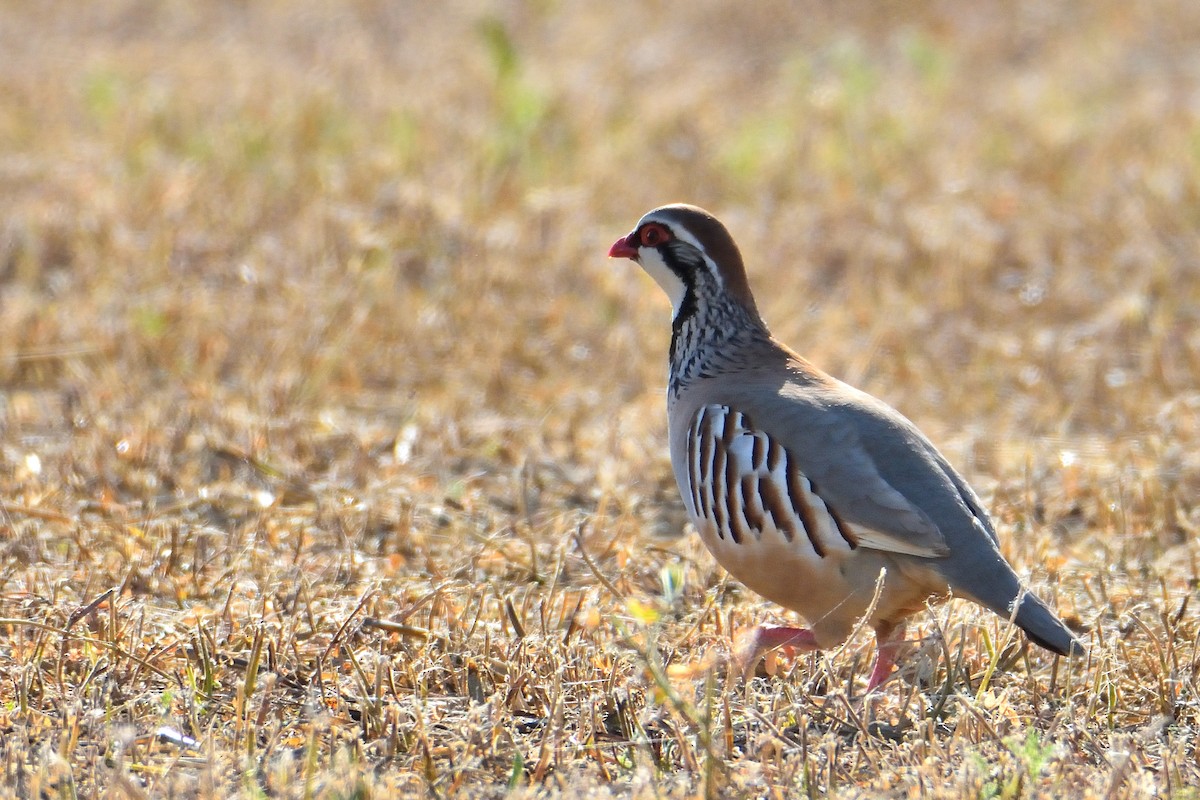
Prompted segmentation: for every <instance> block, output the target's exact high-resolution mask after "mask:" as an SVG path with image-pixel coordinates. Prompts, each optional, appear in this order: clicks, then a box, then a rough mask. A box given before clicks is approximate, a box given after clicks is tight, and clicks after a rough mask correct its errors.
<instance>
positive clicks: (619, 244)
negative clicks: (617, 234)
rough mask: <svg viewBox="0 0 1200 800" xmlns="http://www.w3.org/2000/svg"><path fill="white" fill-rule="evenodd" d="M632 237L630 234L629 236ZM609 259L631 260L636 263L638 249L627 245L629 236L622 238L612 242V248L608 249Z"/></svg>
mask: <svg viewBox="0 0 1200 800" xmlns="http://www.w3.org/2000/svg"><path fill="white" fill-rule="evenodd" d="M630 236H632V234H630ZM608 257H609V258H632V259H633V260H634V261H637V257H638V249H637V247H635V246H634V245H632V244H630V243H629V236H623V237H621V238H620V239H617V240H616V241H615V242H613V246H612V247H610V248H608Z"/></svg>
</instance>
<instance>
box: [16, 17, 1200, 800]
mask: <svg viewBox="0 0 1200 800" xmlns="http://www.w3.org/2000/svg"><path fill="white" fill-rule="evenodd" d="M443 5H445V6H446V7H445V8H444V7H443ZM1044 5H1045V6H1046V7H1043V6H1044ZM450 6H454V7H455V9H456V10H450V8H449V7H450ZM471 6H472V4H470V3H460V4H440V3H401V4H383V3H371V2H366V1H365V0H363V1H362V2H347V3H342V4H326V3H318V2H294V3H269V2H263V3H235V2H229V3H219V2H214V3H206V4H202V5H200V4H187V3H157V4H156V3H143V2H133V1H132V0H127V1H126V2H112V3H96V4H78V3H65V2H55V3H7V4H5V9H4V13H3V17H2V18H0V53H2V54H3V55H2V56H0V58H2V59H3V62H4V66H3V69H2V70H0V98H2V102H0V280H2V284H0V382H2V384H0V385H2V387H3V393H2V395H0V399H2V404H0V500H2V503H3V505H2V511H0V617H3V620H0V642H2V643H3V645H2V646H0V737H2V740H0V770H2V773H0V784H2V788H0V794H2V795H4V796H21V797H38V796H41V797H74V796H96V795H103V796H110V797H121V796H129V797H138V796H143V795H152V796H198V797H228V796H246V797H255V796H263V795H266V796H280V797H301V796H328V797H387V796H393V795H413V796H417V795H430V796H434V797H454V796H462V797H494V796H502V795H506V794H507V793H508V792H509V791H510V788H514V789H515V792H516V793H517V794H518V795H522V796H543V795H555V794H562V795H566V796H580V795H584V794H594V795H595V796H600V797H603V796H608V795H633V796H637V797H657V796H681V797H682V796H693V795H697V794H704V793H709V794H712V795H717V796H722V797H793V796H797V795H808V796H818V795H821V794H825V793H828V794H830V795H837V796H846V797H855V796H858V797H874V796H879V795H896V796H910V797H955V798H958V797H1025V796H1047V797H1049V796H1053V797H1065V796H1070V797H1103V798H1124V797H1150V796H1155V797H1166V796H1170V797H1178V798H1195V797H1197V795H1198V792H1197V789H1196V788H1195V787H1196V786H1197V784H1198V783H1200V753H1198V752H1197V746H1196V739H1197V736H1198V735H1200V731H1198V726H1200V719H1198V711H1197V709H1198V704H1200V695H1198V692H1197V664H1198V659H1200V655H1198V651H1197V639H1198V637H1200V625H1197V617H1196V608H1198V607H1200V604H1198V603H1197V601H1196V598H1195V597H1194V595H1195V594H1196V591H1197V581H1198V580H1200V573H1198V568H1197V556H1198V554H1200V547H1198V545H1197V543H1196V538H1195V535H1196V532H1197V529H1198V528H1200V500H1198V498H1200V269H1198V268H1197V263H1198V262H1197V256H1198V254H1200V236H1198V233H1197V232H1198V230H1200V59H1198V56H1197V50H1196V46H1195V43H1196V41H1197V40H1198V39H1200V4H1196V3H1194V2H1191V0H1174V2H1171V1H1170V0H1162V1H1161V2H1159V1H1155V2H1148V3H1141V4H1131V3H1125V2H1118V1H1117V0H1100V1H1099V2H1094V3H1089V4H1058V5H1055V4H1037V3H1002V2H984V3H975V4H966V3H945V4H938V3H922V4H915V6H916V7H914V4H905V3H896V2H886V3H874V2H870V3H868V2H853V1H852V2H847V3H837V4H833V5H831V4H811V3H792V2H782V0H779V1H777V2H769V3H763V4H757V5H754V6H747V5H745V4H733V3H730V4H721V3H715V2H698V3H691V4H654V5H653V6H646V5H642V4H627V5H622V6H620V7H616V8H605V7H604V5H603V4H592V3H580V2H567V1H566V0H560V1H559V2H540V3H529V4H512V5H511V6H503V7H494V6H492V5H491V4H482V3H481V4H478V5H477V6H476V7H471ZM1059 6H1061V7H1059ZM669 200H689V201H692V202H697V203H700V204H702V205H705V206H707V207H710V208H711V209H712V210H714V211H715V212H717V213H718V214H719V215H720V216H722V217H723V218H724V219H725V220H726V222H727V223H728V224H729V225H730V227H731V228H732V229H733V230H734V232H735V235H737V237H738V238H739V240H740V242H741V243H742V245H743V249H744V250H745V251H746V254H747V257H748V260H749V262H750V265H751V271H752V279H753V280H754V281H755V282H756V284H757V285H758V286H759V287H760V290H762V291H761V292H760V293H761V294H762V305H763V307H764V312H765V314H766V317H767V319H768V320H769V321H772V322H773V323H774V327H775V330H776V332H777V333H779V334H780V335H781V336H782V338H784V339H785V340H787V341H790V342H791V343H792V344H794V345H795V346H796V347H797V348H798V349H799V350H801V351H802V352H804V353H805V354H806V355H808V356H810V357H811V358H812V359H813V360H815V361H816V362H817V363H819V364H821V365H823V366H824V367H826V368H827V369H829V370H830V371H832V372H834V373H835V374H838V375H840V376H842V377H845V378H848V379H849V380H851V381H853V382H856V383H858V384H860V385H861V386H863V387H864V388H866V389H868V390H870V391H873V392H874V393H876V394H878V395H880V396H882V397H884V398H886V399H888V400H889V401H890V402H892V403H893V404H894V405H897V406H898V407H899V408H901V409H902V410H903V411H904V412H906V413H907V414H908V415H909V416H911V417H912V418H914V419H915V420H916V421H917V422H918V424H920V425H921V426H922V427H923V428H924V429H925V430H926V431H927V432H928V433H929V434H930V435H931V436H932V437H933V438H934V440H935V441H937V442H938V443H939V444H940V445H941V446H942V447H943V448H944V449H945V450H946V452H947V453H948V455H949V456H950V458H951V460H952V461H953V462H955V463H956V464H957V465H958V466H959V467H960V468H961V469H962V470H963V471H964V472H965V473H966V474H967V475H968V477H969V478H970V479H971V480H972V481H973V482H974V483H975V484H976V486H977V487H978V488H979V489H980V490H981V492H982V493H983V494H984V496H985V497H986V498H987V499H988V502H989V504H990V506H991V507H992V508H993V510H994V512H995V515H996V518H997V521H998V524H999V525H1000V528H1001V533H1002V536H1003V538H1004V540H1005V548H1006V551H1007V554H1008V556H1009V557H1010V559H1011V560H1012V561H1013V562H1014V564H1015V565H1016V566H1017V568H1018V571H1019V572H1020V573H1022V574H1023V575H1026V576H1029V577H1030V579H1031V582H1032V583H1033V585H1034V586H1035V587H1036V588H1037V589H1038V590H1039V591H1040V592H1042V593H1043V594H1044V595H1045V596H1048V597H1051V598H1053V599H1054V600H1055V601H1056V603H1057V605H1058V607H1059V609H1060V610H1061V611H1062V612H1063V614H1064V615H1065V616H1066V617H1068V618H1069V619H1071V620H1072V622H1073V623H1074V624H1076V625H1077V626H1078V627H1079V628H1080V629H1081V630H1083V631H1085V636H1086V638H1087V639H1088V640H1089V642H1090V645H1091V652H1090V655H1089V657H1088V658H1087V659H1086V660H1082V661H1077V662H1074V663H1067V662H1066V661H1064V660H1054V659H1052V658H1050V657H1049V656H1047V654H1045V653H1043V652H1041V651H1038V650H1020V649H1017V647H1016V646H1015V643H1014V642H1012V641H1011V640H1010V637H1011V632H1010V631H1009V630H1008V629H1007V626H1006V625H1004V624H1003V623H1002V622H1001V621H1000V620H998V619H996V618H994V617H993V616H991V615H989V614H987V613H983V612H980V611H978V610H977V609H976V608H974V607H973V606H969V605H967V604H961V603H951V604H948V605H946V606H943V607H941V608H938V609H935V610H933V611H931V612H930V613H929V614H927V615H925V616H924V617H922V618H919V619H918V620H917V621H916V622H917V625H916V626H915V627H916V630H915V631H914V632H912V633H910V638H912V639H913V640H914V650H913V653H912V654H911V655H910V657H909V659H908V662H907V663H908V664H909V665H910V668H909V669H907V670H906V671H904V672H903V673H902V674H900V675H899V676H898V677H897V678H896V679H895V680H893V681H892V682H890V683H889V684H888V686H887V691H886V693H885V696H884V697H883V698H882V699H881V700H879V701H878V702H877V703H876V704H875V705H874V707H873V709H871V712H872V713H873V716H874V721H872V720H871V719H868V718H865V716H866V715H865V712H864V710H863V709H862V708H861V706H859V705H858V704H857V698H858V694H859V693H860V692H861V689H862V685H863V684H862V681H863V679H864V676H863V672H864V669H865V666H866V661H867V658H868V657H869V654H870V648H871V646H872V642H871V640H870V637H869V636H867V635H860V636H858V637H855V638H854V639H852V640H851V641H850V642H849V643H848V644H847V645H846V647H845V648H843V649H841V650H838V651H836V652H831V653H826V654H821V655H817V656H812V657H805V658H801V659H799V660H797V661H795V662H786V663H781V664H780V665H779V669H778V670H777V671H776V673H775V674H774V675H773V676H772V677H770V678H765V679H761V680H756V681H754V682H752V683H751V684H750V685H749V686H748V687H745V688H743V687H739V686H737V685H735V684H734V683H732V682H729V681H727V679H726V675H725V674H724V672H723V671H722V670H720V669H715V670H712V671H706V670H705V669H704V668H703V665H704V664H706V663H709V661H710V659H711V657H712V656H713V655H714V654H719V653H721V652H723V651H724V650H725V649H726V648H727V647H728V646H729V642H730V637H731V636H733V635H736V633H737V631H739V630H741V629H742V628H744V627H746V626H749V625H751V624H753V623H755V622H758V621H762V620H777V621H781V620H784V619H786V617H785V616H784V615H783V614H782V612H781V611H780V610H779V609H777V608H774V607H771V606H769V605H767V604H764V603H762V602H760V601H759V600H758V599H757V598H755V597H753V596H751V595H749V594H748V593H746V592H745V591H743V590H742V589H741V588H740V587H738V586H736V585H734V584H731V583H729V582H727V581H726V579H725V578H724V577H723V575H722V573H721V572H720V570H719V569H718V568H717V567H715V565H714V564H713V562H712V560H711V559H710V558H709V557H708V556H707V554H705V553H704V552H703V551H702V549H701V548H700V547H699V546H698V545H697V543H696V542H695V540H694V538H693V537H683V538H680V537H677V536H676V534H677V533H678V531H679V530H680V528H681V519H680V511H679V503H678V500H677V498H676V494H675V489H674V486H673V485H672V481H671V476H670V470H669V466H668V463H667V459H666V447H665V442H664V410H663V401H662V397H661V387H662V382H663V375H664V371H665V366H664V365H665V351H666V344H667V338H668V335H669V331H668V326H667V319H666V316H667V311H668V308H667V304H666V300H665V298H662V297H660V296H659V292H658V290H657V289H656V288H655V287H653V285H652V284H651V282H650V281H649V280H648V279H647V278H645V277H644V276H643V275H641V274H639V273H637V272H636V271H634V270H633V268H631V267H630V266H629V265H627V264H625V263H619V264H618V263H612V264H610V263H607V262H606V261H605V259H604V253H605V249H606V247H607V246H608V245H609V244H610V243H611V241H612V240H613V239H614V238H615V237H616V236H617V235H619V234H622V233H624V232H625V231H627V230H628V228H629V226H630V225H631V224H632V223H633V222H634V221H635V220H636V219H637V217H638V216H640V215H641V213H642V212H643V211H645V210H647V209H648V208H650V207H652V206H654V205H657V204H658V203H660V202H664V201H669ZM768 286H769V287H771V291H769V292H768V291H765V289H764V287H768ZM1189 603H1190V605H1189ZM1006 643H1007V646H1006ZM993 668H996V669H993ZM873 723H874V724H873ZM880 723H882V724H880Z"/></svg>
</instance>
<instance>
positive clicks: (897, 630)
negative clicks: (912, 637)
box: [867, 622, 904, 694]
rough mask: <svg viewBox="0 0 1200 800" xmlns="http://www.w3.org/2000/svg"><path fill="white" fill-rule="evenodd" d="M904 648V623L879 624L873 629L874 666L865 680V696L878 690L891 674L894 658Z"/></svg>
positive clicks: (894, 663) (894, 664)
mask: <svg viewBox="0 0 1200 800" xmlns="http://www.w3.org/2000/svg"><path fill="white" fill-rule="evenodd" d="M902 647H904V623H903V622H898V623H886V622H885V623H880V624H879V625H878V627H876V628H875V664H874V666H872V667H871V677H870V678H869V679H868V680H867V694H870V693H871V692H873V691H875V690H876V689H878V688H879V686H880V684H882V683H883V682H884V681H886V680H887V679H888V677H890V676H891V674H892V668H893V667H894V666H896V658H897V657H898V656H899V655H900V649H901V648H902Z"/></svg>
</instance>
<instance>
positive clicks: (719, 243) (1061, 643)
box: [608, 204, 1085, 695]
mask: <svg viewBox="0 0 1200 800" xmlns="http://www.w3.org/2000/svg"><path fill="white" fill-rule="evenodd" d="M608 256H609V258H625V259H631V260H632V261H634V262H636V263H637V264H639V265H640V266H641V267H642V269H644V270H645V271H646V272H647V273H648V274H649V275H650V277H652V278H653V279H654V280H655V281H656V282H657V283H658V284H659V286H661V287H662V289H663V290H664V291H665V292H666V293H667V296H668V297H669V298H670V301H671V305H672V323H671V344H670V350H669V371H668V378H667V434H668V442H669V449H670V455H671V465H672V470H673V472H674V474H675V480H676V483H677V484H678V486H679V491H680V494H681V496H682V500H683V503H684V505H685V506H686V509H687V512H688V516H689V518H690V520H691V522H692V524H693V526H694V528H695V529H696V530H697V531H698V533H699V535H700V538H701V539H702V540H703V542H704V544H705V545H706V546H707V548H708V550H709V551H710V552H711V553H712V555H713V556H714V557H715V559H716V561H717V562H718V563H719V564H720V565H721V566H722V567H723V568H724V569H725V570H726V571H727V572H728V573H730V574H731V575H732V576H733V577H734V578H736V579H737V580H738V581H740V582H741V583H742V584H744V585H745V586H746V587H748V588H749V589H751V590H752V591H754V592H755V593H757V594H759V595H761V596H763V597H765V598H766V599H768V600H770V601H772V602H774V603H776V604H778V605H780V606H782V607H784V608H786V609H790V610H792V611H794V612H796V613H797V614H798V615H799V616H800V617H802V618H803V619H804V620H805V621H806V622H807V627H803V628H797V627H791V626H785V625H760V626H758V628H757V629H755V631H754V632H753V634H752V635H751V636H750V637H748V638H747V640H746V641H745V642H744V644H743V645H742V647H740V648H739V651H740V652H741V656H740V658H741V659H743V660H744V661H745V663H746V664H752V663H753V662H756V660H757V659H758V658H760V657H761V656H762V655H764V654H765V653H767V652H769V651H771V650H774V649H776V648H779V647H784V646H786V647H787V648H788V649H790V650H792V651H793V652H795V651H800V652H807V651H812V650H826V649H829V648H833V647H837V646H838V645H840V644H842V643H843V642H845V641H846V640H847V639H848V638H849V637H850V635H851V634H852V633H853V632H854V631H855V630H856V629H857V627H858V625H859V624H860V620H861V621H863V622H865V623H866V624H868V625H869V626H870V627H871V628H873V629H874V632H875V641H876V648H875V660H874V664H873V666H872V668H871V672H870V676H869V678H868V681H867V694H868V695H869V694H871V693H872V692H874V691H875V690H876V689H878V687H879V686H880V685H881V684H882V683H884V681H885V680H886V679H887V678H889V677H890V675H891V674H892V672H893V670H894V668H895V666H896V663H897V659H898V657H899V655H900V651H901V650H902V648H903V643H904V635H905V624H906V620H907V619H908V618H909V617H910V616H911V615H913V614H915V613H917V612H918V611H920V610H922V609H924V608H926V605H927V603H928V602H930V601H933V602H937V601H939V600H942V599H945V598H946V597H948V596H951V595H953V596H955V597H964V598H967V599H969V600H972V601H974V602H976V603H978V604H979V605H981V606H984V607H985V608H988V609H991V610H992V611H994V612H995V613H996V614H998V615H1000V616H1001V617H1003V618H1005V619H1009V620H1011V621H1012V622H1014V623H1015V624H1016V625H1017V626H1018V627H1019V628H1021V629H1022V630H1023V631H1024V632H1025V635H1026V636H1027V637H1028V638H1029V639H1030V640H1031V641H1033V642H1034V643H1036V644H1038V645H1040V646H1041V647H1043V648H1045V649H1047V650H1049V651H1051V652H1053V653H1057V654H1059V655H1063V656H1068V655H1082V654H1083V653H1084V652H1085V648H1084V645H1083V643H1082V642H1081V641H1080V640H1079V639H1078V638H1077V637H1076V636H1075V635H1074V634H1073V633H1072V632H1071V631H1070V630H1069V629H1068V628H1067V626H1066V625H1065V624H1064V623H1063V622H1062V621H1061V620H1060V619H1059V618H1058V617H1057V616H1056V615H1055V614H1054V612H1053V611H1051V610H1050V608H1049V607H1047V605H1046V604H1045V603H1044V602H1043V601H1042V600H1041V599H1039V598H1038V597H1037V596H1035V595H1034V594H1032V593H1031V592H1029V591H1028V590H1027V588H1026V587H1025V586H1024V585H1023V583H1022V582H1021V580H1020V579H1019V578H1018V576H1017V574H1016V572H1014V570H1013V568H1012V566H1011V565H1010V564H1009V563H1008V562H1007V561H1006V560H1005V558H1004V556H1003V555H1002V554H1001V552H1000V547H999V540H998V538H997V535H996V529H995V526H994V525H993V524H992V521H991V518H990V517H989V516H988V512H987V511H986V509H985V508H984V506H983V503H982V501H981V500H980V498H979V495H977V494H976V493H975V491H974V490H972V489H971V487H970V486H969V485H968V484H967V482H966V481H965V480H964V479H963V477H962V476H961V475H959V473H958V472H957V471H955V469H954V468H953V467H952V466H951V465H950V463H949V462H948V461H947V460H946V458H945V457H944V456H943V455H942V454H941V453H940V452H939V451H938V449H937V448H936V447H935V446H934V445H933V443H932V442H931V441H930V440H929V439H928V438H927V437H926V436H925V435H924V434H923V433H921V432H920V431H919V430H918V429H917V427H916V425H914V424H913V423H912V422H910V421H909V420H908V419H907V418H906V417H904V416H903V415H901V414H900V412H898V411H896V410H895V409H893V408H892V407H891V406H889V405H887V404H886V403H884V402H883V401H881V400H879V399H877V398H875V397H873V396H872V395H870V394H867V393H866V392H863V391H860V390H858V389H856V388H854V387H852V386H850V385H848V384H846V383H843V382H842V381H840V380H838V379H836V378H834V377H832V376H830V375H828V374H826V373H825V372H823V371H821V370H820V369H818V368H817V367H816V366H814V365H813V364H812V363H811V362H809V361H808V360H807V359H805V358H804V357H803V356H801V355H799V354H798V353H796V352H795V351H793V350H792V349H791V348H789V347H788V346H787V345H785V344H783V343H782V342H780V341H779V340H778V339H776V338H775V337H774V336H773V335H772V334H771V332H770V331H769V330H768V328H767V325H766V323H765V322H764V321H763V318H762V316H761V315H760V314H759V311H758V306H757V305H756V303H755V300H754V295H753V293H752V292H751V289H750V283H749V279H748V277H747V273H746V268H745V265H744V263H743V260H742V255H741V251H740V250H739V249H738V246H737V244H736V243H735V242H734V239H733V237H732V236H731V235H730V233H729V231H728V229H726V227H725V226H724V225H723V224H722V223H721V222H720V221H719V220H717V219H716V217H714V216H713V215H712V214H710V213H709V212H707V211H705V210H704V209H702V208H699V207H697V206H693V205H686V204H671V205H665V206H661V207H659V208H656V209H654V210H652V211H650V212H648V213H647V214H646V215H645V216H643V217H642V218H641V219H640V220H639V221H638V223H637V225H636V226H635V227H634V229H633V231H632V232H630V233H629V234H628V235H626V236H623V237H621V238H620V239H618V240H617V241H616V242H615V243H613V245H612V247H611V248H610V249H609V251H608Z"/></svg>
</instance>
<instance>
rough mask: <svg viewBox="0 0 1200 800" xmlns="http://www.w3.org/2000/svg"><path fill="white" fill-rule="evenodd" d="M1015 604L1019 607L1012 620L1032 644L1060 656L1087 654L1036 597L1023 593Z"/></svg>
mask: <svg viewBox="0 0 1200 800" xmlns="http://www.w3.org/2000/svg"><path fill="white" fill-rule="evenodd" d="M1016 603H1019V604H1020V605H1019V606H1018V607H1017V611H1016V613H1015V614H1012V620H1013V622H1015V623H1016V624H1017V626H1018V627H1019V628H1020V629H1021V630H1023V631H1025V635H1026V636H1028V637H1029V639H1030V640H1031V641H1032V642H1033V643H1034V644H1037V645H1040V646H1042V647H1044V648H1046V649H1047V650H1051V651H1053V652H1055V653H1058V654H1059V655H1060V656H1080V655H1083V654H1084V653H1086V652H1087V650H1086V649H1085V648H1084V646H1083V642H1081V641H1079V639H1078V638H1077V637H1076V636H1075V634H1073V633H1071V630H1070V629H1069V628H1068V627H1067V626H1066V625H1065V624H1063V621H1062V620H1060V619H1059V618H1058V617H1057V616H1055V614H1054V612H1053V611H1051V610H1050V609H1049V608H1047V607H1046V604H1045V603H1043V602H1042V601H1041V600H1040V599H1039V598H1038V597H1037V596H1036V595H1034V594H1032V593H1030V592H1028V591H1023V592H1022V593H1021V594H1020V595H1018V596H1017V599H1016ZM997 611H998V612H999V609H997ZM999 613H1001V615H1003V612H999Z"/></svg>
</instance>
